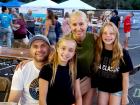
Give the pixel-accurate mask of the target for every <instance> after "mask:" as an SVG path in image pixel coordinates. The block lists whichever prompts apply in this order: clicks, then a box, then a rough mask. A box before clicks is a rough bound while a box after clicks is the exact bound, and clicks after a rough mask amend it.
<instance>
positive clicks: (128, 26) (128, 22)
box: [124, 12, 134, 50]
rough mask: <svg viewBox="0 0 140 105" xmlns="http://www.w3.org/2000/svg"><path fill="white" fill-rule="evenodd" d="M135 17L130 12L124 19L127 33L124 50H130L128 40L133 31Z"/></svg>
mask: <svg viewBox="0 0 140 105" xmlns="http://www.w3.org/2000/svg"><path fill="white" fill-rule="evenodd" d="M133 16H134V14H133V12H130V13H129V14H128V15H127V16H126V17H125V18H124V33H125V40H124V48H125V49H126V50H128V39H129V37H130V31H131V18H132V17H133Z"/></svg>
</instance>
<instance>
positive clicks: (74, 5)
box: [55, 0, 96, 10]
mask: <svg viewBox="0 0 140 105" xmlns="http://www.w3.org/2000/svg"><path fill="white" fill-rule="evenodd" d="M55 8H65V9H86V10H96V8H94V7H92V6H90V5H88V4H86V3H84V2H83V1H81V0H68V1H65V2H62V3H60V4H58V5H57V6H56V7H55Z"/></svg>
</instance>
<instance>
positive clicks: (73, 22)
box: [70, 11, 88, 41]
mask: <svg viewBox="0 0 140 105" xmlns="http://www.w3.org/2000/svg"><path fill="white" fill-rule="evenodd" d="M87 26H88V21H87V17H86V15H85V14H84V13H83V12H78V11H76V12H74V13H72V14H71V16H70V27H71V31H72V33H73V35H74V39H75V40H76V41H82V40H83V39H84V38H85V36H86V31H87Z"/></svg>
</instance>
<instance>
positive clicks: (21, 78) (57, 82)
mask: <svg viewBox="0 0 140 105" xmlns="http://www.w3.org/2000/svg"><path fill="white" fill-rule="evenodd" d="M3 8H4V7H3ZM3 8H2V11H3V13H2V15H0V21H1V20H2V17H3V15H4V16H6V17H7V19H8V21H7V23H8V26H7V23H6V26H5V25H3V24H5V23H3V21H1V26H2V25H3V26H5V27H3V26H2V28H4V29H6V32H5V33H4V34H7V33H8V32H9V30H8V29H10V26H13V27H16V29H15V30H14V31H13V34H14V38H15V39H19V36H21V37H20V39H25V38H30V37H29V36H26V35H27V31H26V32H25V30H24V29H26V28H27V29H28V30H30V32H32V31H33V30H34V28H33V26H34V21H33V18H32V17H31V11H29V13H28V15H27V16H25V17H26V18H25V19H24V17H23V14H21V13H20V14H17V13H15V16H16V17H17V16H18V21H17V20H15V21H16V22H12V19H13V18H11V16H10V15H9V14H8V12H7V11H8V9H7V8H6V9H3ZM29 14H30V15H29ZM47 14H48V15H47V17H46V18H47V19H46V22H45V31H44V33H42V34H39V35H34V33H33V32H32V34H33V36H32V37H31V38H30V39H29V42H28V47H29V49H30V54H31V56H32V60H31V61H27V62H25V64H22V65H21V66H20V67H19V68H18V69H17V70H15V73H14V75H13V78H12V85H11V91H10V95H9V99H8V101H9V102H16V103H20V104H21V105H93V101H95V102H94V103H96V104H97V105H127V103H128V100H127V96H128V87H129V71H131V70H133V65H132V62H131V58H130V56H129V53H128V51H127V50H126V49H124V48H123V46H121V44H120V41H119V30H118V28H119V22H120V19H119V17H118V16H117V15H118V13H117V11H116V10H115V11H113V16H112V17H111V19H110V20H109V21H107V22H105V23H104V24H103V25H102V27H101V28H100V31H99V33H88V32H87V28H88V24H89V20H88V18H87V15H86V14H85V13H84V12H82V11H73V12H72V13H71V14H69V13H66V15H65V18H64V21H63V22H62V25H61V24H60V23H58V21H57V16H55V15H54V14H53V12H52V11H50V10H48V11H47ZM130 17H131V15H129V16H128V18H129V19H130ZM129 19H127V20H126V21H128V20H129ZM28 20H30V21H28ZM27 22H29V24H30V25H29V26H28V27H26V26H25V25H26V24H27ZM126 23H127V22H126ZM31 24H32V25H31ZM21 26H22V27H23V28H24V29H21ZM57 26H58V27H57ZM129 26H130V25H129ZM56 27H57V28H56ZM60 27H61V28H60ZM10 30H11V29H10ZM56 30H57V32H58V34H57V33H56ZM17 31H18V32H19V33H16V32H17ZM10 32H11V33H10V35H12V31H10ZM18 35H19V36H18ZM17 37H18V38H17ZM20 42H21V41H20ZM10 43H11V42H10ZM8 47H11V45H10V44H9V46H8Z"/></svg>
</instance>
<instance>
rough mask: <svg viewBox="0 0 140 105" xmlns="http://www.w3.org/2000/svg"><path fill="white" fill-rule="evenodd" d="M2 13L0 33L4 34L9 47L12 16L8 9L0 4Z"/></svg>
mask: <svg viewBox="0 0 140 105" xmlns="http://www.w3.org/2000/svg"><path fill="white" fill-rule="evenodd" d="M1 10H2V13H1V14H0V34H2V36H3V35H6V42H7V47H9V48H11V46H12V44H11V37H12V29H11V26H13V24H12V18H11V16H10V15H9V10H8V8H7V7H6V6H2V8H1Z"/></svg>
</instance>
